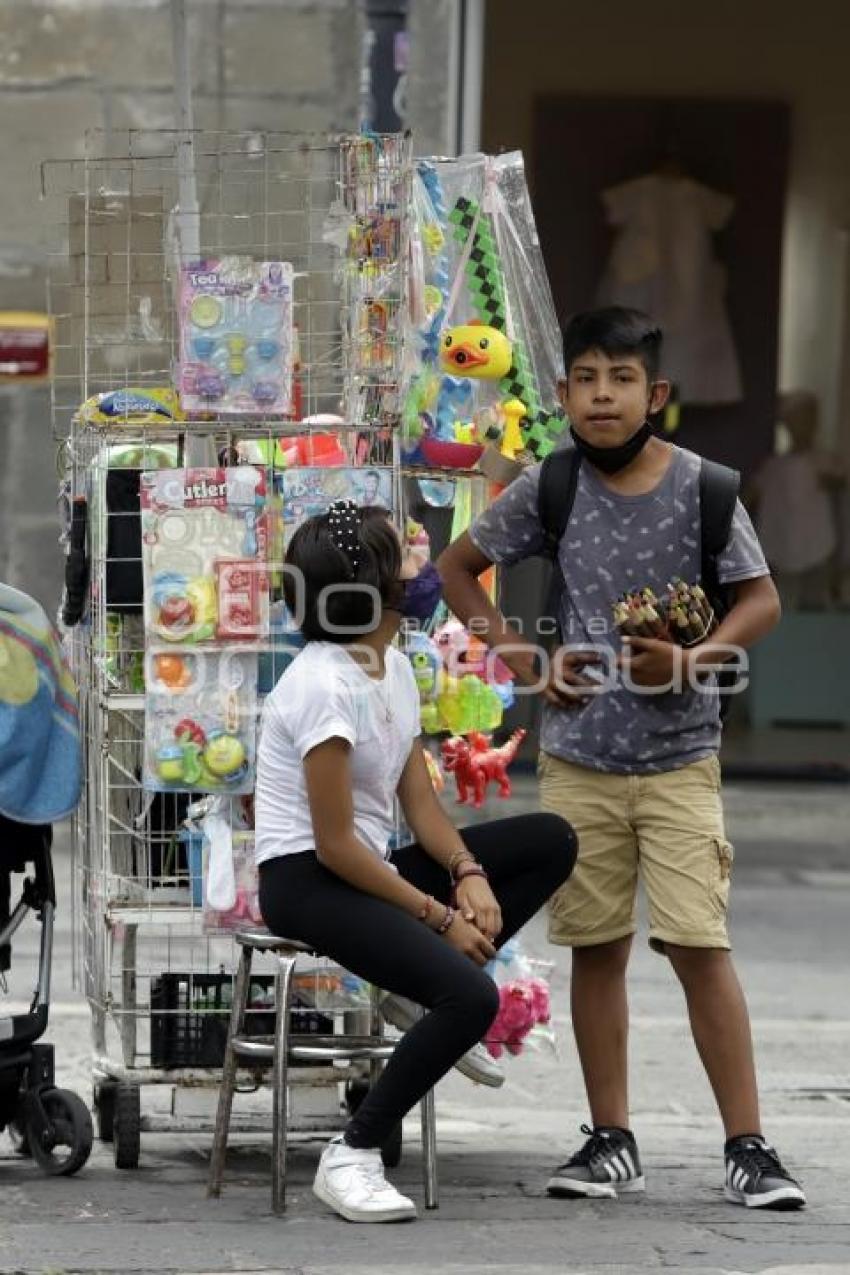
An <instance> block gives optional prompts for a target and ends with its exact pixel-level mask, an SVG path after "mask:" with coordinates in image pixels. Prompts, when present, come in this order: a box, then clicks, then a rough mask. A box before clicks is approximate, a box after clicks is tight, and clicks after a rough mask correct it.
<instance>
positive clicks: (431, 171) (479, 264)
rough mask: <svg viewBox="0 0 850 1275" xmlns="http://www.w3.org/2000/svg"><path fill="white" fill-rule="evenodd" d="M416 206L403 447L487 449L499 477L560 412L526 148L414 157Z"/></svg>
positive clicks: (454, 461) (449, 463)
mask: <svg viewBox="0 0 850 1275" xmlns="http://www.w3.org/2000/svg"><path fill="white" fill-rule="evenodd" d="M412 207H413V212H414V217H415V219H416V229H415V231H414V236H413V240H414V245H418V246H419V252H418V253H416V252H414V253H413V256H412V261H413V270H412V278H411V304H410V313H411V316H412V323H413V325H414V332H413V341H412V342H411V343H410V344H411V346H412V348H413V350H414V353H415V357H414V359H413V360H412V361H411V362H410V364H409V365H408V367H407V368H406V369H405V385H406V392H405V395H404V399H403V405H402V424H403V437H404V444H403V446H404V452H405V456H406V459H407V460H408V462H410V463H419V464H425V465H431V466H440V467H448V468H459V469H465V468H470V467H471V466H473V465H475V464H476V463H477V462H478V461H479V460H481V458H482V453H483V452H485V450H486V452H487V453H488V456H489V458H490V459H491V461H492V460H493V459H497V460H499V461H501V462H502V465H501V467H499V465H498V463H497V464H496V465H495V472H494V466H493V465H492V464H491V466H490V468H489V469H488V470H487V472H488V474H489V476H490V477H492V478H494V479H495V480H496V481H505V480H507V479H508V478H509V477H510V476H513V475H514V474H515V472H517V469H516V466H517V463H518V462H519V461H523V462H525V461H532V460H540V459H542V458H543V457H544V456H545V455H547V454H548V452H549V451H551V450H552V448H553V447H554V446H555V443H556V441H557V439H558V436H559V435H560V433H561V432H562V431H563V428H564V424H565V422H564V418H563V414H562V412H561V410H560V407H559V405H558V399H557V382H558V379H559V377H560V375H561V369H562V358H561V352H560V337H559V330H558V323H557V319H556V316H555V311H554V306H553V303H552V297H551V294H550V291H549V284H548V281H547V278H546V272H545V268H544V266H543V259H542V256H541V253H540V247H539V244H538V241H537V232H536V229H535V225H534V218H533V214H532V211H531V203H530V200H529V197H528V191H527V188H526V184H525V174H524V169H523V163H522V156H521V154H520V153H519V152H512V153H511V154H508V155H501V156H498V157H497V158H490V157H488V156H484V155H473V156H465V157H461V158H460V159H458V160H441V161H428V160H422V161H420V162H419V164H418V166H417V175H416V183H415V187H414V199H413V203H412ZM482 465H483V461H482ZM485 468H486V467H485Z"/></svg>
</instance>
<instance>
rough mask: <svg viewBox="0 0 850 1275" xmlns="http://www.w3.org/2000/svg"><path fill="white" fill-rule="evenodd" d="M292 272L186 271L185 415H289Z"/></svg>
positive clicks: (220, 267) (286, 266)
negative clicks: (187, 413) (198, 413)
mask: <svg viewBox="0 0 850 1275" xmlns="http://www.w3.org/2000/svg"><path fill="white" fill-rule="evenodd" d="M292 279H293V276H292V266H291V264H290V263H289V262H288V261H254V260H252V259H251V258H250V257H238V256H234V257H220V258H215V259H209V260H206V261H198V262H193V263H191V264H190V265H187V266H183V267H182V268H181V271H180V368H179V378H178V380H179V386H180V402H181V405H182V407H183V410H184V411H186V412H196V413H197V412H204V413H206V412H215V413H216V414H218V415H227V414H232V415H257V414H261V415H278V416H285V415H287V414H288V413H289V412H290V410H291V402H292V368H293V335H292Z"/></svg>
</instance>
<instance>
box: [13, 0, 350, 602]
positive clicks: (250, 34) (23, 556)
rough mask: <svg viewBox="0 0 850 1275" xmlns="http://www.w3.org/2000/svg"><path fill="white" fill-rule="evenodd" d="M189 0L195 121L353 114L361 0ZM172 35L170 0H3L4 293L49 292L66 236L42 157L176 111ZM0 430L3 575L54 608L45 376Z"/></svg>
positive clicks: (255, 124)
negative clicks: (53, 249) (52, 256)
mask: <svg viewBox="0 0 850 1275" xmlns="http://www.w3.org/2000/svg"><path fill="white" fill-rule="evenodd" d="M188 9H189V20H190V40H191V50H192V64H193V90H194V106H195V125H196V127H197V128H203V129H224V130H231V129H235V130H258V131H261V130H263V129H269V130H287V131H290V130H291V131H294V132H320V133H324V132H327V131H328V130H347V129H352V128H356V126H357V122H358V92H359V61H360V41H361V17H360V6H359V4H357V3H356V2H352V0H189V4H188ZM171 45H172V35H171V14H170V6H169V4H168V3H167V0H113V2H112V3H109V2H107V0H3V3H2V4H0V119H2V142H0V146H2V174H3V179H2V182H0V309H25V308H32V309H43V308H44V305H45V281H44V263H45V252H46V246H47V243H48V242H49V241H51V240H52V241H53V242H54V243H55V242H57V241H61V230H60V227H59V225H58V224H53V225H51V224H50V222H51V221H54V222H56V223H58V222H59V221H60V220H61V219H62V218H66V219H67V208H64V209H63V206H62V205H63V200H62V199H61V198H60V197H58V196H56V195H54V196H51V198H49V199H48V200H46V201H41V200H40V166H41V164H42V161H43V160H49V159H59V160H68V159H73V158H74V157H82V155H83V154H84V147H85V135H86V132H87V131H88V130H90V129H99V130H103V132H104V138H103V145H104V147H106V148H110V139H115V141H116V142H117V144H118V149H119V150H120V149H121V148H122V144H121V141H120V139H121V137H122V136H125V135H126V134H125V130H127V129H130V128H134V129H142V130H145V129H156V128H172V127H173V126H174V122H175V121H174V108H173V80H174V75H173V69H172V57H171ZM100 153H110V150H109V149H106V150H104V151H101V152H100ZM72 181H73V175H72V174H69V176H68V182H69V183H72ZM80 188H81V187H80ZM65 233H66V234H67V232H65ZM71 239H73V234H72V235H71ZM71 246H73V244H72V245H71ZM0 434H2V437H3V440H4V457H5V466H4V475H3V481H2V484H0V486H2V494H3V499H2V502H0V579H2V580H5V581H8V582H9V583H12V584H16V585H19V586H20V587H23V588H26V589H28V590H29V591H30V592H33V593H35V594H36V595H37V596H38V597H39V599H40V600H41V601H42V602H43V603H44V604H45V605H46V606H47V607H48V609H49V610H50V611H51V612H52V611H53V610H54V607H55V604H56V600H57V598H58V591H59V584H60V571H61V558H60V555H59V553H58V550H57V546H56V530H57V524H56V519H55V512H54V509H55V490H56V466H55V461H54V454H55V446H54V443H53V441H52V439H51V435H50V404H49V399H48V395H47V392H46V391H45V390H43V389H42V390H30V391H4V392H0Z"/></svg>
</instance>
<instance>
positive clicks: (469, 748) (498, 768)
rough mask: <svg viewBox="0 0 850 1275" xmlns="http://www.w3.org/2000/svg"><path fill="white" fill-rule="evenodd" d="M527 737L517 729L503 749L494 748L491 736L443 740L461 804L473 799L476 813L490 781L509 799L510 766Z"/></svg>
mask: <svg viewBox="0 0 850 1275" xmlns="http://www.w3.org/2000/svg"><path fill="white" fill-rule="evenodd" d="M525 736H526V731H524V730H515V731H514V733H513V735H511V737H510V739H509V740H508V741H507V742H506V743H504V744H502V746H501V748H491V747H490V737H489V736H488V735H482V734H480V733H479V732H478V731H473V732H471V733H470V735H469V738H468V739H463V738H462V737H460V736H452V738H451V739H446V740H444V741H443V743H442V744H441V745H440V753H441V754H442V758H443V765H444V766H445V768H446V770H447V771H450V772H452V773H453V774H454V777H455V783H456V784H457V799H458V801H459V802H460V803H461V805H462V804H463V803H464V802H465V801H466V800H467V797H470V796H471V797H472V804H473V806H474V807H475V808H476V810H477V809H478V807H479V806H480V805H482V803H483V801H484V796H485V793H486V790H487V785H488V783H490V781H491V780H495V782H496V783H497V784H498V785H499V794H498V795H499V796H500V797H510V795H511V781H510V779H509V778H508V766H509V765H510V763H511V762H512V761H513V759H514V757H515V756H516V754H517V749H518V748H519V746H520V744H521V743H522V741H523V740H524V739H525Z"/></svg>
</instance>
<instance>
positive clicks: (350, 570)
mask: <svg viewBox="0 0 850 1275" xmlns="http://www.w3.org/2000/svg"><path fill="white" fill-rule="evenodd" d="M356 516H357V520H358V526H357V540H358V544H359V547H360V553H359V559H360V560H359V562H358V565H357V568H356V570H355V569H354V567H353V566H352V562H351V558H350V557H349V556H348V554H347V553H346V552H345V551H344V550H343V549H340V548H338V546H337V545H336V544H335V543H334V540H333V538H332V535H331V531H330V527H329V525H328V515H327V514H318V515H317V516H316V517H315V518H308V519H307V520H306V522H303V523H302V524H301V526H300V527H299V528H298V530H297V531H296V532H295V534H294V535H293V537H292V539H291V540H290V542H289V548H288V549H287V551H286V559H285V561H286V565H287V567H289V568H290V570H288V571H286V572H284V581H283V597H284V601H285V602H286V605H287V607H288V608H289V610H290V611H291V612H292V613H293V615H295V616H296V618H297V619H300V620H301V625H300V627H301V632H302V633H303V634H304V637H305V638H306V639H307V641H308V642H338V643H340V644H344V643H347V642H356V641H357V638H358V637H359V636H362V635H363V634H364V633H370V632H372V630H373V629H375V628H377V626H378V623H379V621H380V619H381V610H382V609H383V608H384V607H387V608H397V607H398V606H399V604H400V602H401V598H402V594H403V585H402V583H401V581H400V580H399V574H400V572H401V545H400V543H399V539H398V536H397V535H396V533H395V531H394V530H393V526H392V523H391V522H390V512H389V510H388V509H383V508H381V507H380V506H379V505H369V506H365V507H361V508H359V509H358V510H357V515H356ZM295 573H298V576H299V578H298V579H297V580H296V579H295V578H294V575H295ZM345 585H351V586H357V587H356V588H355V587H352V588H350V589H347V588H345V587H340V586H345ZM363 586H371V587H370V588H368V589H367V588H364V587H363ZM329 588H331V589H332V591H331V592H329V593H325V590H326V589H329ZM375 593H377V595H378V597H379V598H380V607H378V606H377V601H376V597H375ZM323 602H324V605H322V603H323ZM299 607H300V614H299Z"/></svg>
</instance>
